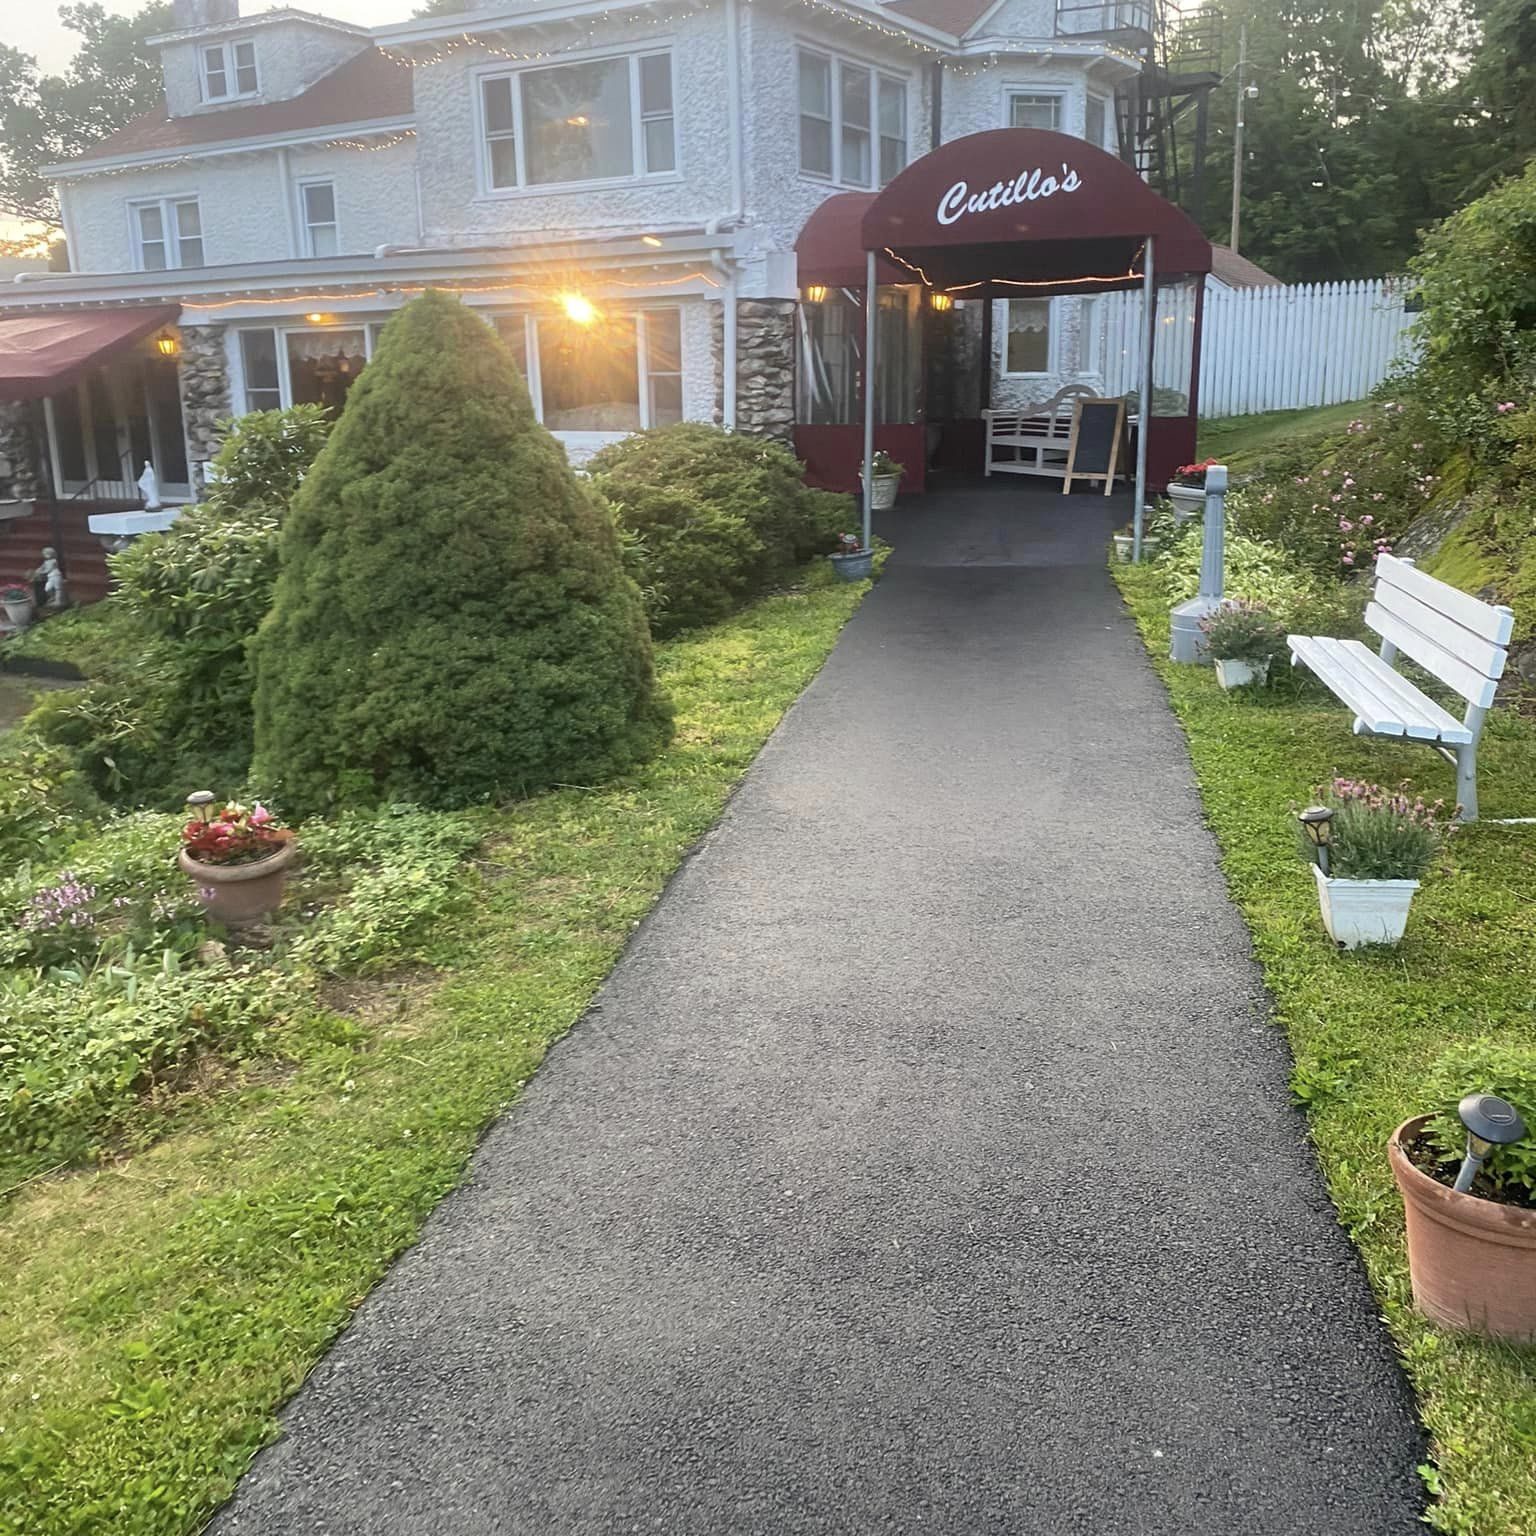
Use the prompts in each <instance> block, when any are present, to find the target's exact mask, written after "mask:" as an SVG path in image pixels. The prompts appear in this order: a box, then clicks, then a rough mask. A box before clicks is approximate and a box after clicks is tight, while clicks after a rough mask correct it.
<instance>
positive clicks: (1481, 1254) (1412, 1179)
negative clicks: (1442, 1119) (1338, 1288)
mask: <svg viewBox="0 0 1536 1536" xmlns="http://www.w3.org/2000/svg"><path fill="white" fill-rule="evenodd" d="M1429 1120H1430V1116H1428V1115H1416V1116H1415V1117H1414V1118H1413V1119H1412V1120H1405V1121H1404V1122H1403V1123H1402V1124H1401V1125H1400V1126H1398V1128H1397V1130H1396V1131H1395V1132H1393V1135H1392V1139H1391V1141H1389V1142H1388V1143H1387V1157H1388V1160H1389V1161H1390V1162H1391V1164H1392V1177H1393V1178H1395V1179H1396V1180H1397V1187H1398V1189H1399V1190H1400V1191H1401V1193H1402V1196H1403V1209H1404V1211H1405V1212H1406V1214H1407V1218H1408V1273H1409V1276H1410V1278H1411V1279H1412V1281H1413V1299H1414V1301H1415V1303H1416V1304H1417V1305H1418V1308H1419V1311H1421V1312H1422V1313H1423V1314H1424V1315H1425V1317H1427V1318H1429V1320H1430V1321H1431V1322H1434V1323H1439V1324H1441V1325H1442V1326H1444V1327H1447V1328H1462V1329H1469V1330H1471V1331H1472V1332H1474V1333H1483V1334H1487V1335H1489V1336H1490V1337H1492V1338H1497V1339H1515V1340H1524V1341H1530V1340H1533V1339H1536V1211H1533V1210H1528V1209H1525V1208H1523V1207H1521V1206H1518V1205H1501V1204H1499V1202H1498V1201H1495V1200H1482V1199H1479V1198H1478V1197H1477V1196H1476V1195H1459V1194H1457V1193H1456V1191H1455V1190H1454V1189H1452V1188H1451V1187H1450V1185H1449V1184H1442V1183H1441V1182H1440V1181H1439V1180H1438V1179H1432V1178H1431V1177H1430V1176H1429V1175H1428V1174H1427V1173H1425V1172H1424V1171H1423V1170H1422V1169H1420V1168H1417V1167H1415V1166H1414V1163H1413V1161H1412V1160H1411V1159H1410V1158H1409V1156H1408V1149H1409V1148H1410V1147H1412V1146H1413V1144H1414V1143H1415V1142H1416V1141H1417V1140H1418V1138H1419V1135H1420V1133H1421V1132H1422V1131H1423V1129H1424V1127H1425V1126H1426V1125H1427V1124H1428V1123H1429Z"/></svg>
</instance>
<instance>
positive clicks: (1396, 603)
mask: <svg viewBox="0 0 1536 1536" xmlns="http://www.w3.org/2000/svg"><path fill="white" fill-rule="evenodd" d="M1375 601H1376V603H1377V604H1378V605H1379V606H1380V607H1382V608H1384V609H1386V611H1387V612H1388V613H1390V614H1391V615H1392V616H1393V617H1394V618H1397V619H1401V620H1402V622H1403V623H1404V624H1406V625H1408V627H1409V628H1410V629H1415V630H1417V631H1418V632H1419V633H1420V634H1421V635H1424V636H1425V637H1426V638H1427V639H1429V640H1432V641H1433V642H1434V643H1435V644H1436V645H1437V646H1439V647H1440V649H1441V650H1443V651H1446V652H1448V653H1449V654H1450V655H1452V656H1454V657H1456V659H1457V660H1458V661H1464V662H1465V663H1466V664H1467V665H1468V666H1469V667H1471V668H1472V670H1473V671H1474V672H1480V673H1481V674H1482V675H1483V676H1484V677H1491V678H1499V677H1502V676H1503V675H1504V662H1505V659H1506V658H1507V657H1508V655H1509V652H1508V651H1507V650H1506V649H1505V648H1504V647H1503V646H1502V645H1495V644H1494V643H1493V642H1492V641H1491V640H1485V639H1483V637H1482V636H1481V635H1477V634H1474V633H1473V632H1472V631H1471V630H1470V629H1467V628H1465V627H1464V626H1463V625H1461V624H1458V623H1457V622H1456V621H1455V620H1454V619H1453V618H1451V617H1450V616H1449V615H1448V614H1445V613H1442V612H1440V611H1439V610H1437V609H1435V608H1432V607H1430V605H1429V604H1428V603H1424V602H1420V601H1419V599H1418V598H1416V597H1415V596H1414V595H1413V594H1412V593H1411V592H1408V591H1406V590H1405V589H1404V588H1402V587H1394V586H1391V585H1389V584H1388V583H1386V582H1378V583H1377V585H1376V592H1375ZM1431 670H1433V669H1431ZM1442 681H1444V679H1442Z"/></svg>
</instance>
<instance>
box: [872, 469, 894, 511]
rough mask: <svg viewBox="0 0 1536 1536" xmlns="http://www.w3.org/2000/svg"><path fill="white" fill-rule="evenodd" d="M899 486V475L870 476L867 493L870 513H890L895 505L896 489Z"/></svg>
mask: <svg viewBox="0 0 1536 1536" xmlns="http://www.w3.org/2000/svg"><path fill="white" fill-rule="evenodd" d="M900 484H901V476H900V475H871V476H870V492H869V505H870V509H871V511H874V512H888V511H890V509H891V508H892V507H894V506H895V505H896V487H897V486H898V485H900Z"/></svg>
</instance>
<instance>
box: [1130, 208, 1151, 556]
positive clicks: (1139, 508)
mask: <svg viewBox="0 0 1536 1536" xmlns="http://www.w3.org/2000/svg"><path fill="white" fill-rule="evenodd" d="M1153 244H1154V241H1153V239H1152V236H1151V235H1148V236H1147V248H1146V251H1145V252H1144V254H1143V256H1142V275H1141V293H1142V315H1143V317H1144V319H1145V320H1146V324H1145V326H1143V328H1142V330H1143V335H1142V338H1141V408H1140V409H1139V410H1138V411H1137V413H1136V414H1137V416H1138V418H1139V419H1138V421H1137V423H1136V506H1135V509H1134V511H1133V512H1132V513H1131V533H1132V538H1131V559H1132V560H1134V561H1135V562H1136V563H1137V564H1138V565H1139V564H1140V563H1141V535H1142V524H1143V522H1144V521H1145V520H1146V511H1147V439H1148V438H1149V437H1151V435H1152V350H1153V347H1154V346H1155V345H1156V341H1157V278H1156V273H1155V271H1154V261H1153V253H1152V247H1153Z"/></svg>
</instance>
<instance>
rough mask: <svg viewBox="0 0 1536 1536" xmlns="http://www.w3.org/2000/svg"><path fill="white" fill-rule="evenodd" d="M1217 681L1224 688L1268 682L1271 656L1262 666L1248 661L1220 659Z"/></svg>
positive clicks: (1244, 686)
mask: <svg viewBox="0 0 1536 1536" xmlns="http://www.w3.org/2000/svg"><path fill="white" fill-rule="evenodd" d="M1216 681H1217V682H1218V683H1220V684H1221V686H1222V687H1223V688H1248V687H1251V686H1252V685H1253V684H1254V683H1267V682H1268V681H1269V658H1268V657H1266V658H1265V659H1264V665H1263V666H1262V667H1256V666H1254V665H1253V664H1252V663H1251V662H1247V661H1218V662H1217V663H1216Z"/></svg>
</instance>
